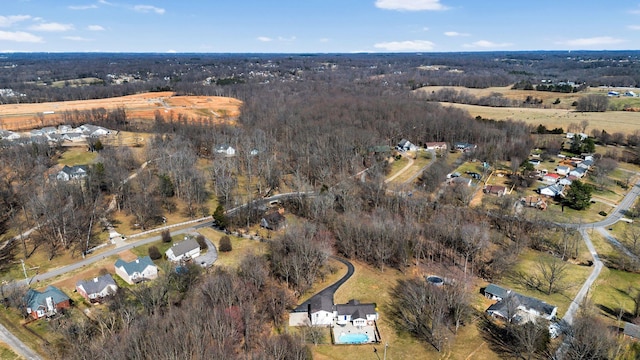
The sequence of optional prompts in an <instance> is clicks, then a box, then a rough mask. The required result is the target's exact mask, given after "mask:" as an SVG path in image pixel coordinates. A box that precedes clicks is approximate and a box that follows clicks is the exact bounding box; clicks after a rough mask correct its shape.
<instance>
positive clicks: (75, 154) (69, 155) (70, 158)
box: [58, 146, 98, 166]
mask: <svg viewBox="0 0 640 360" xmlns="http://www.w3.org/2000/svg"><path fill="white" fill-rule="evenodd" d="M97 156H98V153H97V152H89V151H87V147H86V146H75V147H66V148H65V151H64V152H63V153H62V156H61V157H60V159H59V160H58V164H60V165H68V166H74V165H87V164H91V163H93V161H94V160H95V158H96V157H97Z"/></svg>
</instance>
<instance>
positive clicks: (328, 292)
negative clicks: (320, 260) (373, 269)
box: [294, 256, 354, 312]
mask: <svg viewBox="0 0 640 360" xmlns="http://www.w3.org/2000/svg"><path fill="white" fill-rule="evenodd" d="M331 258H332V259H334V260H338V261H340V262H341V263H343V264H345V265H347V273H346V274H345V275H344V276H343V277H342V278H340V280H338V281H336V282H335V283H333V284H331V285H329V286H327V287H326V288H324V289H323V290H321V291H320V292H319V293H317V294H315V295H313V296H312V297H310V298H309V300H307V301H305V302H303V303H302V304H300V305H298V307H297V308H296V309H295V310H294V311H295V312H304V311H308V310H309V305H310V304H311V301H312V300H313V299H315V298H319V297H325V296H326V297H329V296H330V297H331V303H332V304H333V303H334V302H333V295H334V294H335V293H336V290H338V288H339V287H340V286H341V285H342V284H344V283H345V282H346V281H347V280H349V278H350V277H351V275H353V272H354V268H353V264H352V263H350V262H349V261H348V260H347V259H344V258H341V257H337V256H332V257H331Z"/></svg>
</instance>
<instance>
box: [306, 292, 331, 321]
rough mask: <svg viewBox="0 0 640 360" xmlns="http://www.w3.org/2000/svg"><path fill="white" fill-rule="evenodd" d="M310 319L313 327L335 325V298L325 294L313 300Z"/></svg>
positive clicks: (310, 307)
mask: <svg viewBox="0 0 640 360" xmlns="http://www.w3.org/2000/svg"><path fill="white" fill-rule="evenodd" d="M309 318H310V320H311V325H314V326H329V325H331V324H333V319H334V314H333V298H332V297H331V296H328V295H324V294H321V295H319V296H314V297H313V298H311V302H310V303H309Z"/></svg>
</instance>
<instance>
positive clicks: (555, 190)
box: [538, 184, 564, 197]
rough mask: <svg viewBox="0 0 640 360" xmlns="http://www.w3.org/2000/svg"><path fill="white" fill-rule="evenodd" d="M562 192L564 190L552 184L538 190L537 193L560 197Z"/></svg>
mask: <svg viewBox="0 0 640 360" xmlns="http://www.w3.org/2000/svg"><path fill="white" fill-rule="evenodd" d="M563 190H564V188H563V187H562V186H560V185H558V184H554V185H548V186H545V187H540V188H538V193H540V195H544V196H549V197H556V196H560V195H562V191H563Z"/></svg>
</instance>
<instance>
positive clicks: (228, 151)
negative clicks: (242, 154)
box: [216, 144, 236, 156]
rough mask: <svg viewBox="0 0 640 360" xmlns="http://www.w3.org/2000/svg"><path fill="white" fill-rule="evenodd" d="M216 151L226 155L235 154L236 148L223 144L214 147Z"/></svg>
mask: <svg viewBox="0 0 640 360" xmlns="http://www.w3.org/2000/svg"><path fill="white" fill-rule="evenodd" d="M216 153H218V154H224V155H226V156H234V155H235V154H236V149H234V148H233V147H231V146H229V145H226V144H225V145H220V146H218V147H216Z"/></svg>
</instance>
